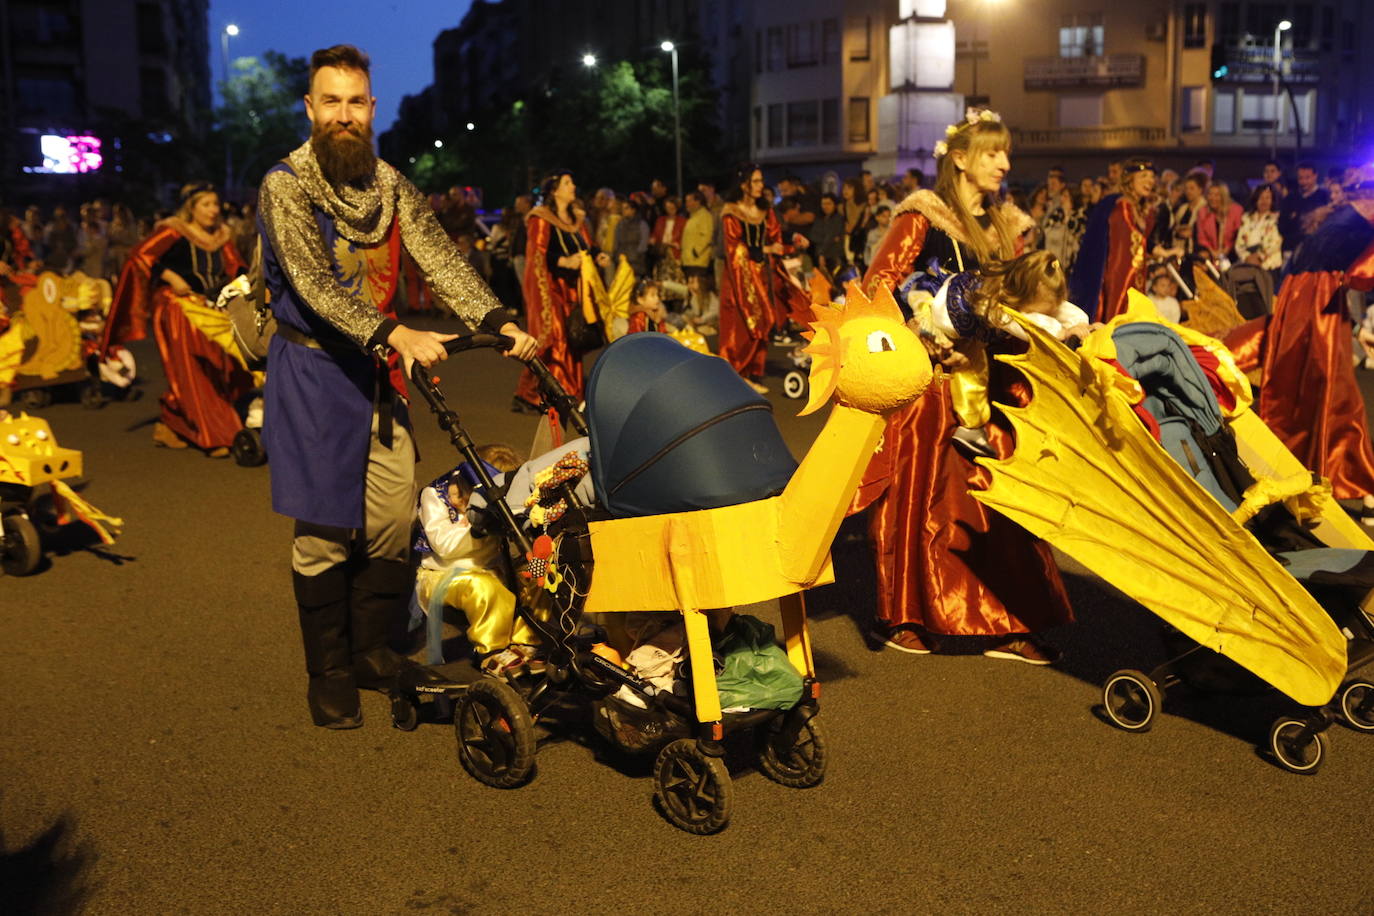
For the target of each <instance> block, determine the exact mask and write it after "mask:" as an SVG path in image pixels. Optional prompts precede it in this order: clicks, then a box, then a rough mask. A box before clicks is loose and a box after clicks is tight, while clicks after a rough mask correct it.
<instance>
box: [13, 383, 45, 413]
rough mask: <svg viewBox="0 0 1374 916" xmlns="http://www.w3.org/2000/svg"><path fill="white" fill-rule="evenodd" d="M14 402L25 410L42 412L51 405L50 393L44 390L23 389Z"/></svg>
mask: <svg viewBox="0 0 1374 916" xmlns="http://www.w3.org/2000/svg"><path fill="white" fill-rule="evenodd" d="M15 400H16V401H18V402H19V406H20V407H22V408H24V409H25V410H42V409H43V408H44V407H47V406H48V405H49V404H51V403H52V392H51V391H49V390H48V389H46V388H25V389H24V390H23V391H21V392H19V395H18V396H17V397H16V398H15Z"/></svg>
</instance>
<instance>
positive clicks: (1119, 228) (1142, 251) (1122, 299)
mask: <svg viewBox="0 0 1374 916" xmlns="http://www.w3.org/2000/svg"><path fill="white" fill-rule="evenodd" d="M1138 210H1139V208H1138V206H1137V205H1136V203H1135V202H1134V201H1132V200H1131V199H1130V198H1128V197H1126V195H1124V194H1123V195H1121V197H1119V198H1117V201H1116V206H1115V207H1113V208H1112V215H1111V217H1110V218H1109V219H1108V221H1107V264H1106V268H1105V269H1104V270H1103V272H1102V306H1101V308H1100V309H1098V313H1097V320H1098V321H1101V322H1103V323H1104V324H1105V323H1106V322H1108V321H1111V320H1112V319H1113V318H1115V317H1116V316H1117V315H1120V314H1121V313H1122V312H1124V311H1126V304H1127V299H1128V297H1129V294H1130V291H1131V289H1138V290H1140V291H1141V292H1142V293H1143V292H1145V288H1146V285H1147V284H1148V283H1149V272H1148V270H1147V264H1146V261H1147V259H1148V256H1149V251H1148V250H1147V248H1148V245H1149V238H1150V236H1151V235H1152V234H1153V233H1154V228H1155V217H1156V216H1157V213H1156V211H1155V209H1154V208H1153V207H1147V208H1146V212H1145V221H1144V227H1143V228H1142V226H1141V224H1140V222H1139V221H1138V220H1137V215H1138Z"/></svg>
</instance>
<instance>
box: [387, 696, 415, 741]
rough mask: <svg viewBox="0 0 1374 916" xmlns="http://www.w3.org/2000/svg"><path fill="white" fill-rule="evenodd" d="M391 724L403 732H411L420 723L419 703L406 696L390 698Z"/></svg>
mask: <svg viewBox="0 0 1374 916" xmlns="http://www.w3.org/2000/svg"><path fill="white" fill-rule="evenodd" d="M391 725H392V727H394V728H399V729H400V730H401V731H403V732H413V731H415V729H416V728H417V727H419V725H420V705H419V704H418V703H416V702H415V701H414V700H412V699H411V698H410V697H407V696H394V697H392V698H391Z"/></svg>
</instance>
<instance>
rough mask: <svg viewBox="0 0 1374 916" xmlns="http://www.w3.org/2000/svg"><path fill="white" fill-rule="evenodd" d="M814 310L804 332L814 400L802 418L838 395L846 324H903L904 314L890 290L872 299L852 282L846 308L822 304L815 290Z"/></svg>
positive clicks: (836, 304)
mask: <svg viewBox="0 0 1374 916" xmlns="http://www.w3.org/2000/svg"><path fill="white" fill-rule="evenodd" d="M811 311H812V313H813V314H814V315H815V316H816V320H815V321H813V322H812V323H811V327H810V328H809V329H808V330H807V331H805V332H804V334H805V336H806V337H807V339H808V340H809V341H810V342H809V343H808V344H807V346H806V349H805V350H804V351H803V352H805V353H806V354H807V355H809V356H810V357H811V397H810V399H809V400H808V401H807V402H806V407H805V409H803V410H802V412H801V414H800V416H805V415H806V414H809V413H812V412H814V411H816V410H818V409H820V407H821V406H822V405H823V404H825V403H826V402H827V401H829V400H830V397H831V395H833V394H834V393H835V386H836V385H838V384H839V381H840V372H841V370H842V369H843V368H844V336H845V330H844V329H845V325H847V324H849V323H850V322H853V321H855V320H857V319H860V318H880V319H883V320H886V321H893V322H896V323H897V324H899V325H900V324H901V323H902V311H901V309H899V308H898V307H897V300H895V299H893V298H892V291H891V290H889V289H887V288H886V287H883V288H881V289H879V290H878V293H877V295H875V296H872V297H869V296H867V295H865V294H864V291H863V290H862V289H860V288H859V284H858V283H855V282H852V281H851V282H850V283H849V284H848V285H847V286H846V287H845V302H844V304H843V305H841V304H839V303H831V304H828V305H827V304H823V303H822V302H820V301H819V300H817V299H816V298H815V295H814V290H813V300H812V305H811Z"/></svg>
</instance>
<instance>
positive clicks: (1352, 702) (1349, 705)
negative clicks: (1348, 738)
mask: <svg viewBox="0 0 1374 916" xmlns="http://www.w3.org/2000/svg"><path fill="white" fill-rule="evenodd" d="M1341 718H1342V719H1344V720H1345V724H1346V725H1349V726H1350V727H1351V728H1353V729H1355V730H1356V731H1361V732H1374V684H1371V683H1370V682H1369V681H1351V682H1350V683H1348V684H1346V685H1345V686H1344V687H1342V688H1341Z"/></svg>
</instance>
